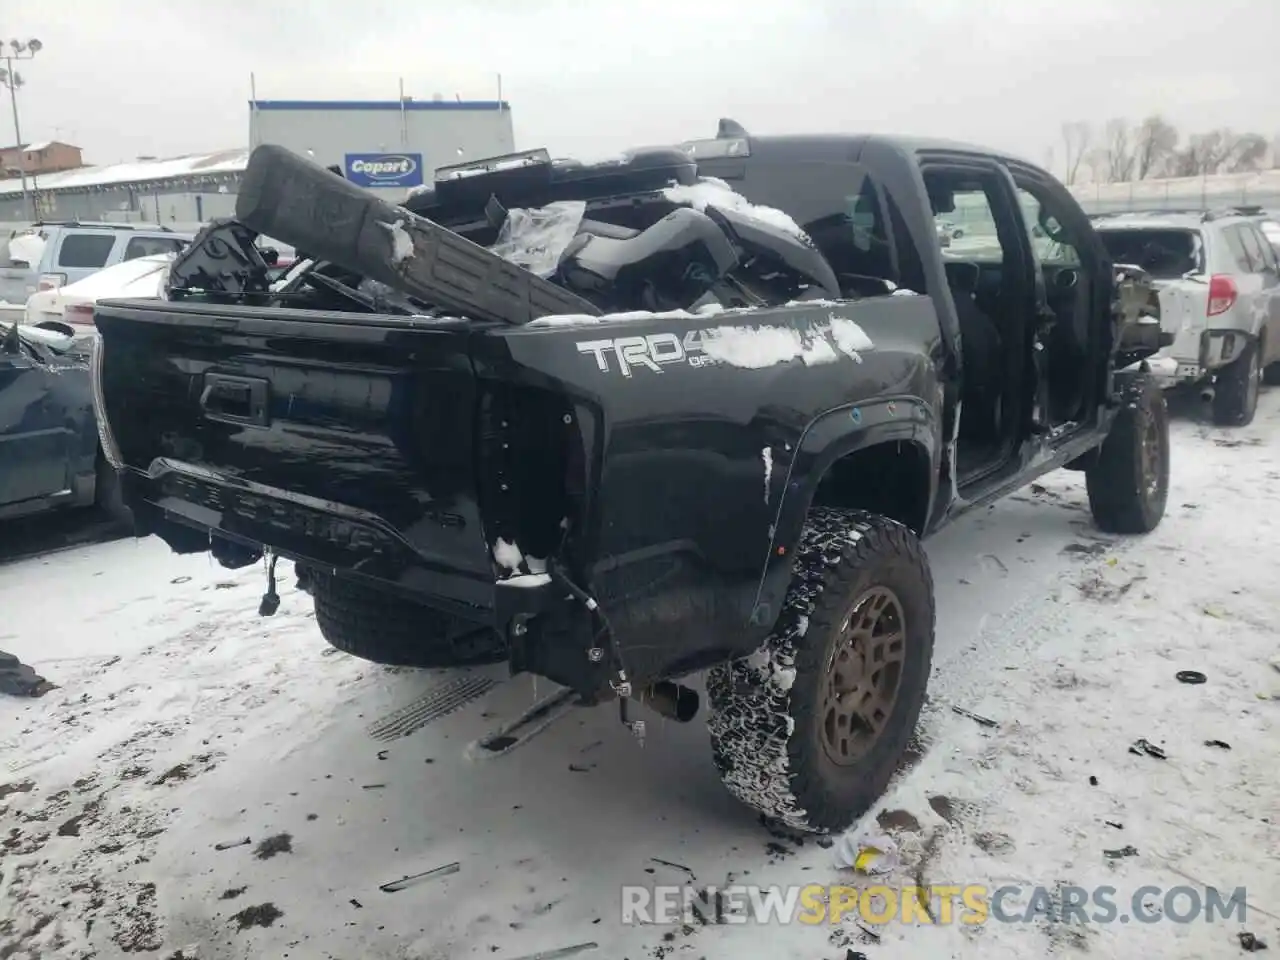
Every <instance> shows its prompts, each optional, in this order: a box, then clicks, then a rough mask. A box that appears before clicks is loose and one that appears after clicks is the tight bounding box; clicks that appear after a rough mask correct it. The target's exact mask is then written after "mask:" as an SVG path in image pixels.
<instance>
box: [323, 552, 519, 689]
mask: <svg viewBox="0 0 1280 960" xmlns="http://www.w3.org/2000/svg"><path fill="white" fill-rule="evenodd" d="M310 589H311V595H312V597H313V598H314V599H315V607H316V624H317V625H318V626H319V627H320V633H321V634H322V635H323V636H324V638H325V639H326V640H327V641H329V643H330V644H332V645H333V646H334V647H337V648H338V649H339V650H341V651H343V652H344V653H349V654H351V655H352V656H354V657H359V658H361V659H362V660H370V661H372V662H374V663H382V664H386V665H388V666H396V667H461V666H475V665H478V664H485V663H497V662H499V661H502V660H505V659H506V656H507V653H506V649H505V645H504V644H503V643H502V641H501V638H500V637H499V636H498V634H497V633H496V632H495V631H493V630H491V629H489V628H487V627H477V626H476V625H475V624H472V623H467V622H464V621H462V620H459V619H457V618H456V617H451V616H449V615H447V614H444V613H440V612H438V611H436V610H432V609H431V608H429V607H424V606H422V605H420V604H416V603H413V602H411V601H408V600H405V599H403V598H402V597H398V596H395V595H392V594H389V593H383V592H381V591H378V590H373V589H370V588H369V587H366V586H364V585H363V584H360V583H353V582H351V581H349V580H343V579H341V578H339V577H334V576H329V575H327V574H321V573H312V574H311V576H310Z"/></svg>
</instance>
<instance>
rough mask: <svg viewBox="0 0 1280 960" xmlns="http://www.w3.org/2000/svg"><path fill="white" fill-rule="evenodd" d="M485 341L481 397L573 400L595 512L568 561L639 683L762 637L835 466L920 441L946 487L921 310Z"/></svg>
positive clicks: (625, 323)
mask: <svg viewBox="0 0 1280 960" xmlns="http://www.w3.org/2000/svg"><path fill="white" fill-rule="evenodd" d="M748 317H749V318H748ZM863 338H865V339H863ZM478 339H479V343H478V344H477V346H476V347H475V348H473V350H472V356H473V360H474V362H475V365H476V373H477V377H478V378H479V380H480V382H481V385H482V386H481V390H482V392H483V390H484V389H485V387H484V384H485V382H486V381H487V382H489V383H492V384H498V383H511V382H524V383H526V384H528V385H530V386H542V387H547V388H549V389H553V390H556V391H557V392H561V393H563V394H565V395H567V396H569V397H570V398H572V405H573V408H574V413H573V414H572V416H573V417H574V418H575V419H576V421H577V426H578V434H579V436H580V438H581V445H582V451H583V455H582V457H581V463H582V469H583V470H584V471H585V473H586V474H587V475H586V476H584V477H582V478H581V481H582V482H581V483H580V486H581V487H582V489H584V490H586V491H588V497H589V500H588V501H587V502H586V503H584V505H583V509H582V510H581V514H582V516H581V517H580V518H576V519H577V520H580V521H583V523H582V525H581V526H580V527H578V528H576V529H574V530H573V532H572V538H571V539H572V548H571V554H572V555H573V556H574V558H575V559H576V561H577V563H578V565H579V566H580V568H581V570H582V572H583V573H584V574H585V577H586V578H587V579H588V581H589V583H590V589H592V590H593V591H594V592H595V595H596V596H597V599H598V600H599V601H600V602H601V605H602V606H603V607H604V608H605V610H606V612H607V613H608V614H609V616H610V618H611V620H612V623H613V626H614V632H615V634H616V635H618V637H619V640H620V642H621V644H622V646H623V647H624V649H625V648H627V647H628V646H629V647H630V652H629V655H630V657H631V660H630V661H629V663H628V665H629V667H630V668H631V669H632V672H633V673H636V674H652V673H653V672H663V671H669V670H671V669H675V667H674V666H673V665H678V664H679V662H680V660H681V657H682V656H684V655H686V654H687V653H688V652H689V651H692V650H703V651H705V650H707V649H714V650H717V651H719V652H721V653H723V652H725V651H731V650H732V651H741V650H744V649H749V648H751V647H753V646H754V645H755V644H757V643H758V642H759V640H760V639H761V638H762V637H763V635H764V633H765V632H767V630H768V629H769V628H770V627H771V626H772V622H773V620H774V619H775V618H776V615H777V611H778V609H779V602H780V600H781V593H782V592H785V589H786V583H787V580H788V577H789V567H790V553H791V548H792V547H793V546H794V545H795V543H796V541H797V539H798V537H799V533H800V528H801V525H802V524H803V521H804V516H805V513H806V512H807V510H808V506H809V502H810V500H811V498H812V496H813V492H814V489H815V487H816V485H817V483H818V481H819V479H820V477H821V475H822V473H823V472H824V471H825V469H826V467H827V466H828V465H829V464H830V462H831V461H832V460H833V459H834V458H835V457H837V456H839V455H841V454H843V453H846V452H850V451H852V450H853V449H856V448H857V447H858V446H859V445H861V444H866V443H874V442H878V441H885V442H887V441H889V440H901V441H907V442H913V443H917V444H919V445H921V446H922V447H923V448H924V449H926V450H927V451H928V454H929V462H930V463H931V464H932V467H933V475H934V476H935V477H936V475H937V467H938V449H937V447H938V444H937V442H936V436H937V432H938V430H937V424H936V423H935V419H934V418H935V412H936V410H937V408H938V404H939V400H938V399H937V398H938V397H939V396H940V391H939V387H938V383H937V380H936V376H935V364H936V362H937V358H938V356H939V355H940V350H941V345H940V335H939V330H938V320H937V315H936V313H935V311H934V307H933V304H932V302H931V301H930V300H929V299H928V298H927V297H923V296H895V297H883V298H875V299H868V300H864V301H859V302H842V303H839V304H819V305H810V304H796V305H791V306H790V307H786V308H777V309H774V310H768V311H755V312H753V313H751V314H750V315H743V314H737V313H733V312H729V313H724V314H720V315H718V316H706V317H691V316H689V315H684V316H682V317H674V318H658V317H650V318H641V319H632V320H621V321H619V320H612V319H609V318H606V319H604V320H602V321H597V322H587V321H584V320H577V321H575V320H572V319H570V320H566V321H565V322H564V323H563V324H559V325H557V321H555V320H546V321H543V322H542V323H540V324H539V323H535V324H532V325H529V326H527V327H523V328H518V329H510V330H503V331H496V332H491V333H489V334H487V335H485V336H483V337H480V338H478ZM930 493H931V494H932V490H931V491H930ZM931 499H932V498H931ZM767 573H769V574H773V575H772V576H766V574H767Z"/></svg>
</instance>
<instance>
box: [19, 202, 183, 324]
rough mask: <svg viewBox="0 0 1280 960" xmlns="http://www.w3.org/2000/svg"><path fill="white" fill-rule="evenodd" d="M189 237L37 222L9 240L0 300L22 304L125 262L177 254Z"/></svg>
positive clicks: (151, 229) (117, 226)
mask: <svg viewBox="0 0 1280 960" xmlns="http://www.w3.org/2000/svg"><path fill="white" fill-rule="evenodd" d="M190 241H191V234H189V233H175V232H174V231H172V230H170V229H169V228H168V227H164V226H158V225H157V226H146V225H142V224H132V223H95V222H89V221H79V220H68V221H56V222H55V221H42V222H39V223H35V224H33V225H32V226H30V227H28V228H26V229H24V230H20V231H18V232H17V233H16V234H15V235H14V236H12V237H10V238H9V241H8V245H7V251H6V254H5V255H6V257H7V259H6V260H5V261H4V262H2V263H0V300H3V301H7V302H8V303H16V304H23V303H26V302H27V299H28V298H29V297H30V296H31V295H32V294H33V293H37V292H39V291H42V290H53V289H57V288H58V287H61V286H66V285H69V284H72V283H75V282H76V281H77V280H83V279H84V278H85V277H87V276H89V274H91V273H96V272H97V271H99V270H102V269H103V268H105V267H110V266H113V265H115V264H117V263H121V262H123V261H125V260H134V259H136V258H138V257H146V256H151V255H154V254H162V253H177V252H178V251H179V250H181V249H182V248H183V247H184V246H186V245H187V243H189V242H190Z"/></svg>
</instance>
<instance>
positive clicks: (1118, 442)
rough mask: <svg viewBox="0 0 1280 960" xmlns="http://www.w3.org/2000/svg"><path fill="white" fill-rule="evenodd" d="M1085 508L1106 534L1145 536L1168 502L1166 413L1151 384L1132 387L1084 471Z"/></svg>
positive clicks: (1158, 391) (1160, 392)
mask: <svg viewBox="0 0 1280 960" xmlns="http://www.w3.org/2000/svg"><path fill="white" fill-rule="evenodd" d="M1085 486H1086V489H1087V490H1088V492H1089V507H1090V509H1091V510H1092V511H1093V519H1094V521H1095V522H1096V523H1097V524H1098V527H1099V528H1100V529H1102V530H1105V531H1107V532H1108V533H1149V532H1150V531H1152V530H1154V529H1155V528H1156V526H1157V524H1159V523H1160V520H1161V518H1163V517H1164V508H1165V504H1166V503H1167V502H1168V499H1169V408H1168V406H1167V404H1166V402H1165V396H1164V391H1163V390H1161V389H1160V387H1159V386H1158V385H1157V384H1156V383H1155V382H1153V381H1151V380H1144V381H1143V382H1142V383H1140V384H1137V385H1135V387H1134V392H1133V394H1132V395H1131V397H1130V398H1129V400H1128V402H1127V403H1126V404H1125V406H1123V407H1122V408H1121V409H1120V412H1119V413H1117V414H1116V418H1115V420H1114V421H1112V424H1111V432H1110V433H1108V434H1107V439H1106V440H1105V441H1104V442H1103V444H1102V446H1101V447H1100V448H1099V449H1098V451H1097V453H1096V455H1095V456H1094V458H1093V461H1092V462H1091V463H1090V464H1089V466H1088V467H1087V468H1086V469H1085Z"/></svg>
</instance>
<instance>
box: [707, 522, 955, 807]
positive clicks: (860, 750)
mask: <svg viewBox="0 0 1280 960" xmlns="http://www.w3.org/2000/svg"><path fill="white" fill-rule="evenodd" d="M933 637H934V599H933V580H932V577H931V575H930V573H929V565H928V561H927V560H926V559H925V556H924V552H923V550H922V549H921V547H920V543H919V541H918V540H917V539H916V536H915V534H913V533H912V532H911V531H910V530H908V529H907V528H906V527H904V526H902V525H901V524H899V523H896V522H895V521H892V520H889V519H887V518H885V517H881V516H877V515H875V514H870V513H865V512H862V511H858V510H837V509H830V508H815V509H814V510H813V511H812V512H811V514H810V516H809V518H808V520H807V521H806V524H805V528H804V531H803V532H802V534H801V537H800V545H799V549H798V550H797V552H796V559H795V568H794V572H793V574H792V581H791V587H790V590H789V591H788V593H787V596H786V600H785V601H784V604H783V609H782V613H781V614H780V616H779V618H778V623H777V625H776V626H775V628H774V630H773V632H772V633H771V634H770V636H769V638H768V639H767V640H766V641H765V643H764V645H763V646H762V647H761V648H760V650H759V651H757V652H756V653H755V654H752V655H751V656H750V657H747V658H744V659H742V660H738V661H735V662H733V663H730V664H726V665H723V666H719V667H715V668H713V669H712V670H711V671H710V673H709V675H708V677H707V694H708V700H709V702H710V707H711V716H710V719H709V721H708V726H709V728H710V733H711V748H712V754H713V757H714V760H715V763H716V768H717V769H718V770H719V771H720V775H721V777H722V778H723V780H724V782H725V785H726V786H727V787H728V788H729V791H730V792H731V793H733V794H734V795H735V796H736V797H737V798H738V799H739V800H742V801H743V802H744V803H746V804H747V805H748V806H751V807H753V808H754V809H756V810H758V811H760V812H761V813H763V814H765V815H766V816H769V817H772V818H774V819H776V820H779V821H781V822H783V823H786V824H788V825H790V826H792V827H795V828H797V829H801V830H811V831H816V832H826V831H831V830H840V829H843V828H844V827H846V826H848V825H849V823H851V822H852V821H853V820H854V819H856V818H857V817H859V816H861V815H862V814H863V813H864V812H865V811H866V810H867V808H868V807H870V806H871V805H872V804H873V803H875V802H876V800H877V799H879V797H880V795H881V794H882V793H883V792H884V790H885V787H886V786H887V785H888V783H889V780H890V778H891V777H892V776H893V774H894V771H895V770H896V769H897V768H898V764H899V762H900V761H901V759H902V756H903V754H904V752H905V751H906V748H907V745H908V743H909V742H910V740H911V737H912V734H913V733H914V731H915V724H916V720H917V719H918V718H919V716H920V709H921V707H922V705H923V703H924V694H925V687H926V684H927V682H928V679H929V665H930V662H931V660H932V657H933Z"/></svg>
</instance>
